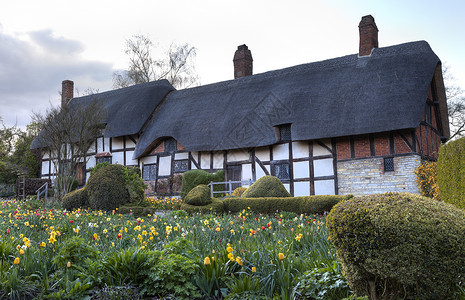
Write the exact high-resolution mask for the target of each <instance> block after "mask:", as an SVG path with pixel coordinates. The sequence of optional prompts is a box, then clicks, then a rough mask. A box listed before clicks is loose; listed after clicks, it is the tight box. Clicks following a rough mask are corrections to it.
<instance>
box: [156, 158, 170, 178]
mask: <svg viewBox="0 0 465 300" xmlns="http://www.w3.org/2000/svg"><path fill="white" fill-rule="evenodd" d="M170 174H171V156H162V157H160V165H159V166H158V175H160V176H168V175H170Z"/></svg>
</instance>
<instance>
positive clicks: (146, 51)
mask: <svg viewBox="0 0 465 300" xmlns="http://www.w3.org/2000/svg"><path fill="white" fill-rule="evenodd" d="M125 53H126V54H127V55H128V57H129V68H128V70H126V71H122V72H115V73H113V87H114V88H120V87H126V86H130V85H134V84H139V83H144V82H149V81H152V80H160V79H167V80H168V81H169V82H170V83H171V84H172V85H173V86H174V87H175V88H186V87H190V86H193V85H196V84H198V82H199V77H198V75H197V74H196V72H195V66H194V59H195V56H196V49H195V48H194V47H192V46H190V45H189V44H187V43H186V44H183V45H178V44H175V43H172V44H171V46H170V47H169V49H168V51H167V52H166V54H164V55H162V57H161V58H159V59H157V58H156V57H155V54H154V45H153V43H152V41H151V40H150V38H148V37H146V36H144V35H135V36H133V37H132V38H130V39H128V40H126V49H125Z"/></svg>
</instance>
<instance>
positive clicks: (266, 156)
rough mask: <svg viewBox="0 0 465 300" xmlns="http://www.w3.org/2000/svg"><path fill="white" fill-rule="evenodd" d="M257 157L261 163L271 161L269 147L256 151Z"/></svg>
mask: <svg viewBox="0 0 465 300" xmlns="http://www.w3.org/2000/svg"><path fill="white" fill-rule="evenodd" d="M255 156H256V157H257V158H258V159H259V160H260V161H270V148H268V147H261V148H256V149H255Z"/></svg>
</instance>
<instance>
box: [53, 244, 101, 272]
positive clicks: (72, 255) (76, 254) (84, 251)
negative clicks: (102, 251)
mask: <svg viewBox="0 0 465 300" xmlns="http://www.w3.org/2000/svg"><path fill="white" fill-rule="evenodd" d="M97 255H98V252H97V250H95V249H94V248H93V247H92V246H90V245H89V244H87V243H86V242H85V240H84V239H83V238H82V237H79V236H74V237H72V238H69V239H67V240H66V241H65V242H64V243H63V244H61V246H60V248H59V250H58V253H57V255H56V256H55V257H54V259H53V263H54V264H56V265H57V266H58V267H59V268H62V267H64V266H66V265H67V263H68V262H70V263H71V264H73V265H80V264H81V263H83V262H84V260H85V259H86V258H89V259H96V258H97Z"/></svg>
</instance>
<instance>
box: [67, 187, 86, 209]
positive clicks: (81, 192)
mask: <svg viewBox="0 0 465 300" xmlns="http://www.w3.org/2000/svg"><path fill="white" fill-rule="evenodd" d="M61 204H62V206H63V208H64V209H66V210H69V211H71V210H73V209H77V208H81V207H82V208H87V207H89V194H88V192H87V188H86V187H83V188H82V189H78V190H75V191H72V192H71V193H68V194H66V195H65V196H64V197H63V200H62V203H61Z"/></svg>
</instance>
